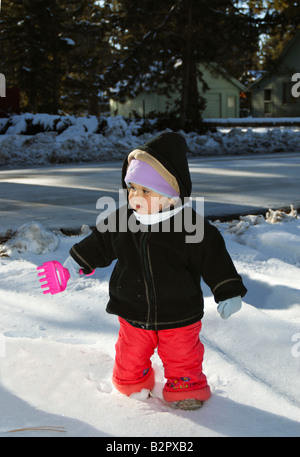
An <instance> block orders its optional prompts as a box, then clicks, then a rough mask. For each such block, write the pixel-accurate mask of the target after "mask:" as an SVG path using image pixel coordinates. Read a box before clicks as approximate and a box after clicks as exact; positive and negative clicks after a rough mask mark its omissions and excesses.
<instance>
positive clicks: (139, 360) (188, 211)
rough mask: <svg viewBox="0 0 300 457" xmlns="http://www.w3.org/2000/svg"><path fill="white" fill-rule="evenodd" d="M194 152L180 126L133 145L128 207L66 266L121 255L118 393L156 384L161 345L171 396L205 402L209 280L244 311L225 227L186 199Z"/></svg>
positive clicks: (219, 298) (115, 290)
mask: <svg viewBox="0 0 300 457" xmlns="http://www.w3.org/2000/svg"><path fill="white" fill-rule="evenodd" d="M186 153H187V145H186V142H185V139H184V138H183V136H182V135H180V134H178V133H171V132H170V133H164V134H161V135H159V136H157V137H155V138H153V139H152V140H150V141H149V142H147V143H146V144H145V145H143V146H141V147H139V148H138V149H135V150H133V151H132V152H130V153H129V154H128V155H127V156H126V158H125V160H124V163H123V168H122V187H123V188H124V189H125V190H126V191H127V196H128V205H125V206H123V207H120V208H118V209H117V210H116V211H115V214H113V216H114V217H113V218H110V216H109V217H108V218H107V220H106V221H105V222H106V223H105V224H102V225H101V224H99V225H97V228H95V229H94V230H93V231H92V233H91V234H90V235H89V236H87V237H86V238H85V239H83V240H82V241H81V242H79V243H77V244H75V245H74V246H73V247H72V248H71V250H70V256H69V257H68V259H67V260H66V262H65V264H64V266H65V267H66V268H68V270H69V271H70V274H71V278H76V277H79V269H82V270H83V272H84V273H85V274H88V273H91V271H92V270H93V269H95V268H98V267H99V268H101V267H106V266H108V265H110V264H111V263H112V262H113V261H114V260H117V262H116V264H115V267H114V270H113V272H112V275H111V278H110V283H109V302H108V304H107V308H106V310H107V312H108V313H112V314H116V315H117V316H118V317H119V322H120V331H119V336H118V340H117V343H116V357H115V364H114V369H113V383H114V385H115V387H116V388H117V390H118V391H120V392H121V393H123V394H125V395H128V396H129V395H131V394H132V393H136V392H140V391H141V390H142V389H148V390H149V391H151V389H153V387H154V383H155V379H154V371H153V369H152V366H151V356H152V355H153V353H154V350H155V349H156V348H157V352H158V355H159V357H160V358H161V360H162V363H163V366H164V375H165V379H166V383H165V385H164V388H163V397H164V400H165V401H166V402H168V403H169V404H170V405H171V406H173V407H176V408H181V409H196V408H199V407H201V406H202V404H203V402H204V401H206V400H208V399H209V398H210V395H211V393H210V388H209V386H208V384H207V379H206V376H205V374H204V373H203V371H202V361H203V353H204V348H203V345H202V343H201V341H200V339H199V333H200V330H201V319H202V317H203V295H202V290H201V285H200V282H201V278H203V279H204V281H205V282H206V283H207V284H208V286H209V287H210V288H211V291H212V293H213V295H214V298H215V301H216V303H218V311H219V313H220V315H221V317H223V318H225V319H226V318H228V317H229V316H230V315H231V314H232V313H234V312H236V311H238V310H239V309H240V307H241V303H242V301H241V297H243V296H244V295H245V293H246V291H247V290H246V288H245V286H244V285H243V282H242V279H241V277H240V276H239V275H238V273H237V271H236V269H235V267H234V265H233V262H232V260H231V258H230V256H229V254H228V252H227V250H226V247H225V243H224V240H223V238H222V236H221V234H220V233H219V231H218V230H217V229H216V228H215V227H214V226H212V225H211V224H209V222H208V221H206V220H205V219H204V218H203V217H202V216H201V215H199V214H198V213H196V211H195V210H194V209H193V208H192V207H191V206H190V205H188V204H183V202H184V201H186V200H187V199H188V197H190V195H191V189H192V185H191V178H190V172H189V167H188V162H187V157H186ZM111 220H113V221H114V223H113V224H112V223H111ZM133 221H134V224H133V223H132V222H133ZM187 221H190V224H189V227H188V228H187V227H186V225H187ZM191 226H192V227H193V230H194V232H195V230H198V229H199V227H200V226H201V228H202V233H203V236H201V239H199V240H198V239H197V240H196V242H195V240H192V242H188V241H187V240H188V238H187V235H188V234H189V235H190V234H191V230H190V227H191ZM124 227H125V228H127V229H124ZM178 227H180V229H178Z"/></svg>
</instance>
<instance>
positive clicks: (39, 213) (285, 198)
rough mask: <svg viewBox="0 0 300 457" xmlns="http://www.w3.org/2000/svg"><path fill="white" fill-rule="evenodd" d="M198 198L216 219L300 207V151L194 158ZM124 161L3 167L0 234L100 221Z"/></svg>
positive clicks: (192, 165)
mask: <svg viewBox="0 0 300 457" xmlns="http://www.w3.org/2000/svg"><path fill="white" fill-rule="evenodd" d="M189 165H190V171H191V176H192V182H193V192H192V196H193V197H204V205H205V206H204V208H205V216H206V217H208V218H211V219H216V218H220V219H224V218H230V217H237V216H238V215H242V214H257V213H263V212H264V211H266V210H268V209H269V208H272V209H279V208H289V207H290V205H291V204H293V205H294V207H295V208H299V209H300V154H299V153H288V154H286V153H285V154H270V155H256V156H253V155H252V156H218V157H201V158H192V159H190V160H189ZM121 166H122V163H121V162H102V163H88V164H87V163H85V164H69V165H57V166H52V167H48V166H45V167H42V168H24V169H6V170H5V169H2V170H0V234H3V233H5V232H6V231H7V230H8V229H13V230H14V229H16V228H18V227H19V226H21V225H22V224H25V223H27V222H31V221H36V222H39V223H41V224H43V225H44V226H45V227H47V228H49V229H54V228H57V229H61V228H65V229H70V230H72V229H74V230H76V229H79V228H80V227H81V226H82V225H83V224H87V225H89V226H91V227H92V226H95V225H96V219H97V216H98V214H99V210H97V209H96V203H97V201H98V199H99V198H101V197H112V198H113V199H114V200H115V201H116V202H117V204H118V201H119V188H121V182H120V177H121Z"/></svg>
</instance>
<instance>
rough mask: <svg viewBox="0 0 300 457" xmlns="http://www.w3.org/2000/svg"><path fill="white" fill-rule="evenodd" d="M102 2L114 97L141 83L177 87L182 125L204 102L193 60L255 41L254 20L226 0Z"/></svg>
mask: <svg viewBox="0 0 300 457" xmlns="http://www.w3.org/2000/svg"><path fill="white" fill-rule="evenodd" d="M105 7H106V11H107V15H108V17H109V21H110V23H111V25H112V33H113V43H114V44H115V48H114V57H115V60H114V63H113V65H112V66H111V68H110V69H109V71H108V76H109V81H110V82H113V83H114V85H115V87H116V88H117V93H116V94H115V97H116V98H118V99H119V100H121V101H122V100H124V98H125V97H128V96H130V95H131V96H132V97H134V96H136V95H137V94H138V93H139V92H140V91H142V90H145V89H146V90H147V89H151V90H152V91H155V90H162V91H163V92H164V93H165V94H166V95H168V94H170V93H171V92H172V93H173V92H174V91H175V90H177V92H179V94H180V98H179V100H178V104H177V106H176V114H177V117H178V119H179V120H180V127H181V128H184V129H186V130H187V129H189V128H194V127H195V126H198V125H199V123H200V120H201V110H202V109H203V107H204V100H203V98H202V97H201V96H200V94H199V91H198V87H197V80H200V81H201V80H202V75H201V73H200V71H199V64H200V63H211V62H215V61H220V62H222V61H223V62H224V61H226V59H225V58H224V55H226V53H227V56H228V48H231V49H233V47H234V46H236V47H237V48H239V49H242V48H243V46H244V49H249V47H251V43H252V42H253V43H254V45H257V39H258V33H257V30H256V26H255V24H254V23H253V22H252V21H251V18H250V17H249V16H248V15H246V14H239V10H238V9H237V8H236V7H235V6H234V5H233V3H232V1H230V0H201V1H199V0H164V2H160V1H157V0H124V1H114V2H111V1H108V0H107V1H106V2H105ZM249 36H251V40H252V41H250V42H249ZM246 43H247V45H246ZM225 51H226V52H225ZM202 82H203V85H204V87H203V88H204V90H205V89H206V85H205V82H204V81H203V80H202Z"/></svg>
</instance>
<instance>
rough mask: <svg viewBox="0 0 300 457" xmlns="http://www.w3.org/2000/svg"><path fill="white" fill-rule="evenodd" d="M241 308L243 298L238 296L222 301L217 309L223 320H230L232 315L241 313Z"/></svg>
mask: <svg viewBox="0 0 300 457" xmlns="http://www.w3.org/2000/svg"><path fill="white" fill-rule="evenodd" d="M241 307H242V297H240V296H238V297H233V298H228V299H227V300H223V301H220V302H219V304H218V308H217V309H218V312H219V314H220V316H221V317H222V319H228V317H230V316H231V314H233V313H236V312H237V311H239V310H240V309H241Z"/></svg>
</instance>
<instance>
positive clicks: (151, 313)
mask: <svg viewBox="0 0 300 457" xmlns="http://www.w3.org/2000/svg"><path fill="white" fill-rule="evenodd" d="M149 235H150V233H148V232H145V233H143V234H142V239H141V261H142V265H143V269H144V275H143V276H144V283H145V290H146V300H147V304H148V313H147V321H146V329H147V328H148V327H149V326H151V325H152V324H154V325H155V327H156V324H157V306H156V292H155V286H154V277H153V271H152V265H151V259H150V249H149V243H148V237H149Z"/></svg>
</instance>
